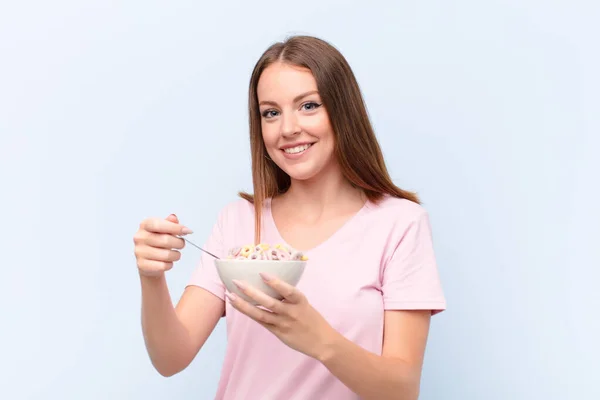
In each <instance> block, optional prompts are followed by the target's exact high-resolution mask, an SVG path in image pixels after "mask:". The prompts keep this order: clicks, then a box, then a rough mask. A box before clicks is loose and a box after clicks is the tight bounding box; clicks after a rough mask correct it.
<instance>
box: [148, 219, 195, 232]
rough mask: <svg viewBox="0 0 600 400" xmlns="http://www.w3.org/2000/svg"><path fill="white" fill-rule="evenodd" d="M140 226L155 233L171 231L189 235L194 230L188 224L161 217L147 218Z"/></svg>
mask: <svg viewBox="0 0 600 400" xmlns="http://www.w3.org/2000/svg"><path fill="white" fill-rule="evenodd" d="M140 228H142V229H144V230H146V231H148V232H154V233H169V234H171V235H189V234H190V233H192V230H191V229H190V228H188V227H186V226H183V225H180V224H178V223H175V222H171V221H168V220H166V219H160V218H148V219H145V220H144V221H143V222H142V223H141V225H140Z"/></svg>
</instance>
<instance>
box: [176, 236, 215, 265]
mask: <svg viewBox="0 0 600 400" xmlns="http://www.w3.org/2000/svg"><path fill="white" fill-rule="evenodd" d="M178 237H179V238H180V239H183V240H185V241H186V242H188V243H189V244H191V245H192V246H194V247H195V248H197V249H199V250H202V251H203V252H205V253H206V254H208V255H209V256H211V257H214V258H216V259H217V260H219V259H220V258H219V257H217V256H215V255H214V254H213V253H211V252H210V251H207V250H204V249H203V248H202V247H200V246H198V245H197V244H195V243H192V242H190V241H189V240H188V239H186V238H184V237H183V236H178Z"/></svg>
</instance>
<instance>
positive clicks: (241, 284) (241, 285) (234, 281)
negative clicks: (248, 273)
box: [231, 279, 246, 290]
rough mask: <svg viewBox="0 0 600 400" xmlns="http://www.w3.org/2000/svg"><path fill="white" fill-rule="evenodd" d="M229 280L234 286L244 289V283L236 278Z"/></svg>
mask: <svg viewBox="0 0 600 400" xmlns="http://www.w3.org/2000/svg"><path fill="white" fill-rule="evenodd" d="M231 282H233V284H234V285H235V286H237V287H239V288H240V289H242V290H244V289H246V285H245V284H243V283H242V282H240V281H238V280H235V279H232V280H231Z"/></svg>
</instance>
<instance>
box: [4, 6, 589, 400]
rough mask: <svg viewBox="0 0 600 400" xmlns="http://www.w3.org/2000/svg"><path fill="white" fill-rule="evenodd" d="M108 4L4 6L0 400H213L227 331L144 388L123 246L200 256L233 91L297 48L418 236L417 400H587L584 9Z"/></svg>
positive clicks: (187, 269)
mask: <svg viewBox="0 0 600 400" xmlns="http://www.w3.org/2000/svg"><path fill="white" fill-rule="evenodd" d="M120 3H125V2H106V1H98V0H96V1H85V2H76V1H71V2H68V1H64V0H63V1H55V2H30V1H20V2H16V1H15V2H11V3H9V2H2V4H1V5H0V137H1V139H0V165H1V169H0V179H1V186H0V187H1V197H0V205H1V210H2V217H1V219H0V221H1V225H2V227H3V229H2V230H1V232H0V246H1V247H2V256H1V263H0V265H1V266H2V277H1V278H0V301H1V304H2V306H1V308H0V310H1V311H0V312H1V315H0V318H1V321H2V325H1V331H0V338H1V340H0V398H2V399H144V400H150V399H166V398H170V399H175V398H181V399H211V398H212V396H213V395H214V393H215V390H216V385H217V380H218V377H219V373H220V367H221V363H222V358H223V353H224V347H225V340H224V334H225V332H224V326H223V325H222V324H220V325H219V326H218V328H217V329H216V331H215V333H214V335H213V336H212V337H211V339H210V340H209V342H208V343H207V344H206V346H205V347H204V349H203V350H202V351H201V353H200V354H199V355H198V357H197V358H196V360H195V361H194V363H193V365H192V366H191V367H190V368H189V369H187V370H186V371H184V372H183V373H181V374H180V375H178V376H175V377H173V378H170V379H164V378H162V377H160V376H159V375H158V374H157V373H156V372H155V371H154V370H153V369H152V367H151V365H150V363H149V361H148V358H147V355H146V352H145V349H144V345H143V341H142V336H141V330H140V323H139V308H140V290H139V282H138V277H137V272H136V269H135V261H134V257H133V253H132V249H133V243H132V236H133V234H134V232H135V230H136V229H137V225H138V223H139V222H140V221H141V220H142V219H143V218H144V217H147V216H150V215H155V216H166V215H168V214H169V213H171V212H175V213H177V214H178V215H179V217H180V219H181V220H182V221H184V222H185V223H186V224H187V225H189V226H191V227H192V228H193V229H195V231H196V233H195V234H194V235H193V238H194V239H195V241H197V242H202V241H203V240H204V239H205V238H206V236H207V234H208V231H209V229H210V226H211V225H212V223H213V221H214V219H215V216H216V213H217V212H218V210H219V209H220V208H221V207H222V206H223V205H224V204H226V203H227V202H229V201H231V200H232V199H234V198H235V193H236V191H237V190H239V189H246V190H247V189H250V188H251V186H250V174H249V146H248V141H247V125H246V124H247V117H246V96H247V94H246V90H247V85H248V79H249V74H250V71H251V68H252V66H253V64H254V62H255V61H256V59H257V57H258V56H259V55H260V53H261V52H262V51H263V50H264V49H265V48H266V47H267V46H268V45H269V44H270V43H271V42H273V41H275V40H279V39H282V38H284V37H285V36H286V35H287V34H292V33H309V34H315V35H319V36H321V37H323V38H325V39H327V40H329V41H331V42H332V43H334V44H335V45H336V46H338V47H339V48H340V49H341V51H342V52H343V53H344V54H345V56H346V57H347V58H348V60H349V61H350V63H351V65H352V66H353V68H354V70H355V72H356V75H357V76H358V79H359V81H360V84H361V86H362V89H363V91H364V94H365V97H366V99H367V102H368V106H369V111H370V113H371V115H372V118H373V121H374V124H375V127H376V130H377V134H378V135H379V138H380V140H381V143H382V146H383V148H384V150H385V155H386V157H387V162H388V165H389V168H390V170H391V172H392V174H393V176H394V178H395V179H396V181H397V183H398V184H400V185H401V186H402V187H405V188H407V189H411V190H417V191H418V192H420V194H421V196H422V198H423V200H424V202H425V206H426V207H427V209H428V210H429V211H430V213H431V216H432V223H433V227H434V234H435V244H436V249H437V254H438V259H439V267H440V270H441V274H442V278H443V282H444V288H445V291H446V294H447V298H448V307H449V308H448V311H446V312H445V313H443V314H441V315H439V316H436V317H435V319H434V323H433V327H432V332H431V336H430V342H429V347H428V352H427V359H426V366H425V371H424V376H423V391H422V397H421V398H422V399H427V400H433V399H435V400H437V399H444V400H446V399H447V400H481V399H486V400H496V399H498V400H500V399H502V400H504V399H507V400H508V399H511V400H512V399H519V400H530V399H544V400H545V399H577V400H584V399H598V398H600V389H598V387H597V386H596V385H595V384H593V381H594V380H598V376H599V375H600V367H599V364H600V363H599V361H598V356H599V355H600V351H599V345H598V338H599V337H600V327H599V323H598V317H597V314H598V310H600V299H599V294H598V293H599V290H598V281H599V280H600V273H599V272H598V267H600V261H599V260H600V251H599V248H600V245H599V244H598V242H599V240H600V228H599V226H600V213H599V212H598V206H599V204H600V190H599V189H598V182H599V181H600V179H599V178H598V175H599V173H598V171H600V163H599V160H598V155H597V153H598V149H599V148H600V139H599V135H600V133H599V132H600V128H599V124H598V122H599V117H598V115H599V111H600V102H599V101H598V93H599V91H600V85H599V78H598V71H600V60H599V54H600V52H599V51H598V38H599V37H600V28H598V27H597V25H596V26H594V24H597V21H598V16H599V14H600V13H599V11H600V10H599V6H598V5H597V4H598V3H597V2H592V1H587V2H585V1H562V2H560V1H552V2H550V1H533V0H529V1H523V0H521V1H516V0H514V1H506V0H505V1H500V0H495V1H467V0H461V1H454V2H450V1H429V2H424V1H423V2H407V1H403V2H392V1H389V2H371V4H370V5H369V6H368V7H367V6H365V4H366V3H365V2H360V3H359V2H348V1H323V2H247V1H246V2H243V1H231V0H229V1H214V2H198V1H172V2H142V1H136V2H127V4H120ZM228 176H229V178H227V177H228ZM198 257H199V254H198V252H197V251H196V250H195V249H193V248H191V247H190V248H188V249H186V250H185V251H184V256H183V259H182V261H181V262H179V263H178V264H177V266H176V268H175V269H174V270H173V271H171V272H170V273H169V275H168V276H169V284H170V287H171V289H172V295H173V298H174V300H176V299H178V298H179V295H180V294H181V292H182V290H183V288H184V285H185V284H186V282H187V279H188V277H189V275H190V273H191V272H192V270H193V268H194V267H195V265H196V262H197V261H198Z"/></svg>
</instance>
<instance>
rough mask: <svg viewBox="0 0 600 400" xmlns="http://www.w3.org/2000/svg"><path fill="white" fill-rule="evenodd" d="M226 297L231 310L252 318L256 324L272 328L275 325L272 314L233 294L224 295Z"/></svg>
mask: <svg viewBox="0 0 600 400" xmlns="http://www.w3.org/2000/svg"><path fill="white" fill-rule="evenodd" d="M226 296H227V298H228V299H229V303H230V304H231V305H232V306H233V308H235V309H236V310H238V311H239V312H241V313H242V314H245V315H246V316H248V317H250V318H252V319H253V320H255V321H256V322H258V323H260V324H262V325H264V326H267V327H274V326H276V325H277V316H276V315H275V314H273V313H272V312H269V311H265V310H262V309H260V308H258V307H255V306H253V305H252V304H250V303H248V302H247V301H245V300H244V299H242V298H241V297H240V296H236V295H235V294H234V293H226Z"/></svg>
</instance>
